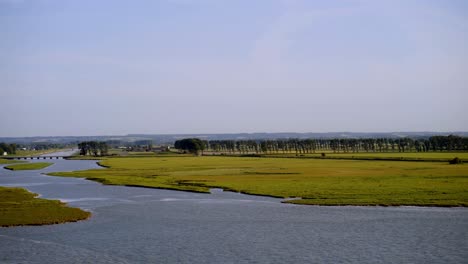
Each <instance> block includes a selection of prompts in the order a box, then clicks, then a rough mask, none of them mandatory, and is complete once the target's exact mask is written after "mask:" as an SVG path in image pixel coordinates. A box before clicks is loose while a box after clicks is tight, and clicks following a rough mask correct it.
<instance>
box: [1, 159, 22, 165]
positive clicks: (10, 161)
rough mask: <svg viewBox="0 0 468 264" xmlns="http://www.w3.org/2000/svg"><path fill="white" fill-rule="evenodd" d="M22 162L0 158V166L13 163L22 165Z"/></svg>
mask: <svg viewBox="0 0 468 264" xmlns="http://www.w3.org/2000/svg"><path fill="white" fill-rule="evenodd" d="M22 162H23V161H19V160H9V159H1V158H0V164H13V163H22Z"/></svg>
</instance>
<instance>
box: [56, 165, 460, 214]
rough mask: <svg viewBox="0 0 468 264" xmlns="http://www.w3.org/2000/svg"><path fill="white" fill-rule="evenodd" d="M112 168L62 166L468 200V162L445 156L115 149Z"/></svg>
mask: <svg viewBox="0 0 468 264" xmlns="http://www.w3.org/2000/svg"><path fill="white" fill-rule="evenodd" d="M100 164H101V165H102V166H103V167H106V168H107V169H93V170H87V171H74V172H57V173H50V174H49V175H55V176H67V177H82V178H87V179H89V180H94V181H98V182H101V183H103V184H111V185H126V186H140V187H153V188H164V189H173V190H183V191H194V192H208V191H209V189H210V188H215V187H216V188H223V189H224V190H231V191H236V192H243V193H248V194H256V195H267V196H274V197H284V198H286V197H300V198H302V199H300V200H290V201H287V202H288V203H296V204H312V205H383V206H393V205H395V206H396V205H417V206H468V166H467V165H465V164H460V165H449V164H448V163H447V162H408V161H368V160H332V159H323V160H321V159H296V158H255V157H219V156H218V157H207V156H203V157H193V156H192V157H170V156H163V157H115V158H107V159H105V160H103V161H101V162H100Z"/></svg>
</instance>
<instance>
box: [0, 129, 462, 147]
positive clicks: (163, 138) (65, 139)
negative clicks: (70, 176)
mask: <svg viewBox="0 0 468 264" xmlns="http://www.w3.org/2000/svg"><path fill="white" fill-rule="evenodd" d="M450 134H452V135H458V136H462V137H468V132H459V131H457V132H388V133H387V132H385V133H380V132H379V133H373V132H327V133H312V132H311V133H294V132H284V133H232V134H154V135H152V134H129V135H122V136H51V137H0V142H5V143H19V144H30V143H61V144H68V143H75V142H76V143H78V142H81V141H93V140H96V141H109V140H115V141H121V142H135V141H140V140H152V141H153V142H154V144H172V143H174V141H176V140H178V139H182V138H190V137H195V138H200V139H204V140H227V139H253V140H260V139H280V138H299V139H304V138H324V139H326V138H402V137H410V138H413V139H416V138H428V137H431V136H436V135H437V136H447V135H450Z"/></svg>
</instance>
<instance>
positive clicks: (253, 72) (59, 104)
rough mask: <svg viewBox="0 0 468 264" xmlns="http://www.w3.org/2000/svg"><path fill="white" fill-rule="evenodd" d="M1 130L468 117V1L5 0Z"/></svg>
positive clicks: (255, 128) (291, 127) (356, 127)
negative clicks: (135, 0)
mask: <svg viewBox="0 0 468 264" xmlns="http://www.w3.org/2000/svg"><path fill="white" fill-rule="evenodd" d="M0 40H1V41H0V94H1V97H0V98H1V99H2V100H1V102H2V104H1V105H2V109H1V110H0V124H1V129H0V137H22V136H72V135H79V136H87V135H89V136H91V135H126V134H199V133H251V132H262V131H263V132H285V131H291V132H334V131H350V132H395V131H403V132H412V131H435V132H451V131H454V132H455V131H468V117H467V113H468V106H467V105H468V104H467V102H466V98H468V48H467V47H468V1H463V0H452V1H436V0H427V1H422V0H420V1H418V0H411V1H403V0H401V1H371V0H348V1H305V0H304V1H302V0H271V1H270V0H268V1H267V0H259V1H247V0H241V1H216V0H197V1H196V0H159V1H138V2H134V1H110V0H105V1H91V0H83V1H59V0H36V1H32V0H0Z"/></svg>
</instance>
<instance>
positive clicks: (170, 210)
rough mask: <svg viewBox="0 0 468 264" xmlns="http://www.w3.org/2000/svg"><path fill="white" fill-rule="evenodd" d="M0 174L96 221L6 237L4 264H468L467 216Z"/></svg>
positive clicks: (0, 240)
mask: <svg viewBox="0 0 468 264" xmlns="http://www.w3.org/2000/svg"><path fill="white" fill-rule="evenodd" d="M53 162H55V164H54V165H53V166H51V167H49V168H46V169H43V170H41V171H29V172H27V171H26V172H25V171H22V172H12V171H8V170H4V169H0V185H2V186H21V187H25V188H27V189H29V190H30V191H33V192H36V193H39V194H41V196H42V197H44V198H54V199H61V200H63V201H66V202H68V203H69V204H70V205H71V206H75V207H81V208H84V209H86V210H90V211H92V213H93V216H92V218H91V219H90V220H87V221H81V222H77V223H68V224H61V225H51V226H39V227H38V226H33V227H14V228H0V263H468V242H467V241H468V209H465V208H419V207H394V208H383V207H317V206H295V205H287V204H281V203H280V200H279V199H274V198H265V197H256V196H247V195H241V194H236V193H229V192H221V191H214V193H213V194H196V193H187V192H176V191H167V190H156V189H147V188H130V187H119V186H103V185H100V184H98V183H95V182H91V181H86V180H83V179H74V178H60V177H51V176H44V175H41V174H40V173H43V172H50V171H70V170H78V169H89V168H97V166H96V164H95V162H93V161H66V160H53Z"/></svg>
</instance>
